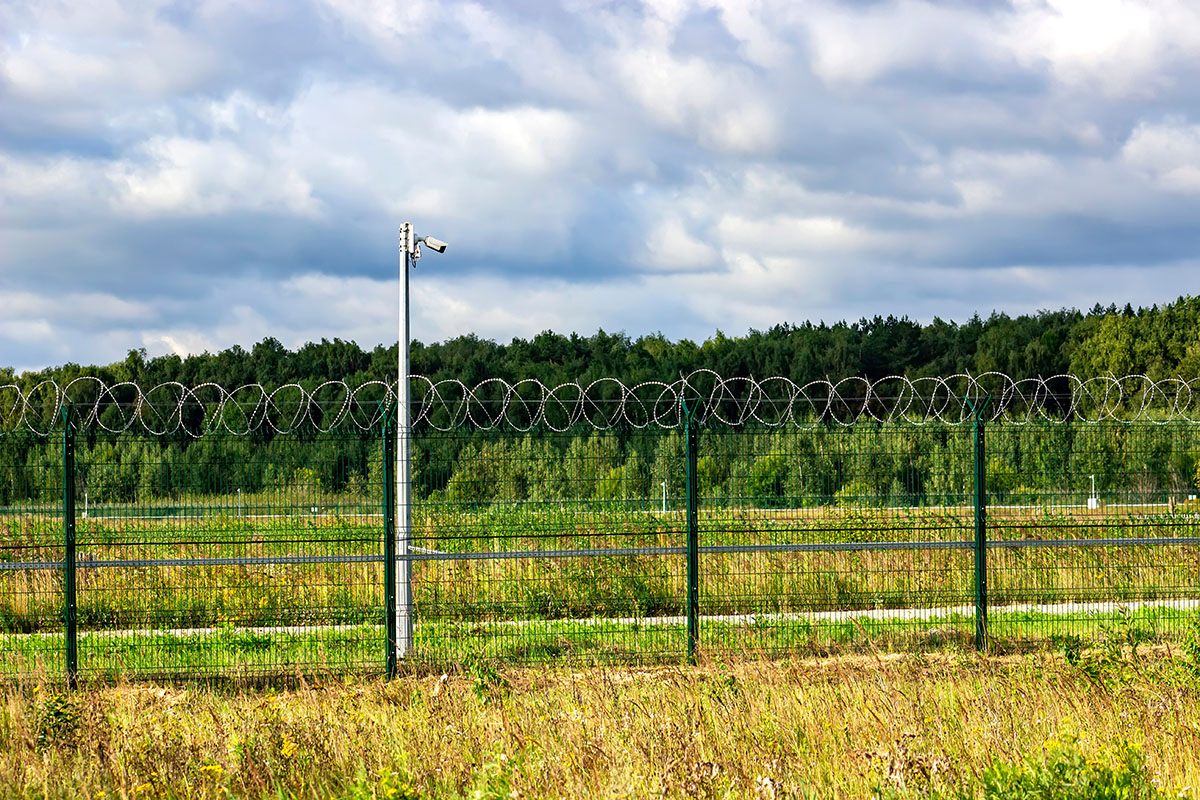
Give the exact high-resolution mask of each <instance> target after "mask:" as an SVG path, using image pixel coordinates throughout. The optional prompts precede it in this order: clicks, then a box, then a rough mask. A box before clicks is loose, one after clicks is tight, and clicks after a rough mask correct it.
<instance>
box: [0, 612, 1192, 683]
mask: <svg viewBox="0 0 1200 800" xmlns="http://www.w3.org/2000/svg"><path fill="white" fill-rule="evenodd" d="M990 622H991V624H990V626H989V635H990V637H991V638H990V642H989V646H990V649H991V651H992V652H997V653H1004V652H1026V651H1030V650H1060V651H1063V652H1066V653H1068V654H1074V655H1075V656H1078V655H1079V654H1080V653H1083V652H1085V651H1087V650H1088V649H1091V648H1095V647H1097V646H1100V645H1103V644H1105V643H1108V645H1111V644H1112V643H1114V642H1115V643H1117V645H1119V646H1124V647H1126V648H1129V649H1132V650H1136V649H1137V648H1138V647H1141V646H1144V645H1149V644H1156V643H1162V642H1172V641H1174V642H1182V641H1186V640H1187V637H1188V636H1190V635H1191V634H1192V633H1193V632H1194V631H1196V630H1197V628H1198V626H1200V615H1197V613H1196V612H1180V611H1178V610H1176V609H1172V608H1142V609H1138V610H1136V611H1122V610H1117V611H1109V612H1095V613H1089V614H1072V615H1066V614H1063V615H1054V614H1045V613H1038V612H995V613H993V614H992V615H991V618H990ZM974 631H975V621H974V619H973V617H971V616H967V615H963V614H945V615H937V616H932V617H930V618H928V619H921V620H903V619H896V618H883V619H873V618H868V617H852V618H849V619H837V620H828V619H797V618H787V617H784V618H771V617H762V618H759V619H757V620H755V621H753V622H748V623H747V622H725V621H716V620H702V623H701V628H700V641H699V655H700V657H701V658H711V657H727V656H729V655H731V654H740V655H753V656H761V655H764V654H765V655H774V656H780V655H793V656H796V655H798V656H812V657H817V656H820V657H824V656H830V655H837V654H847V653H873V652H898V651H906V652H929V653H935V652H965V651H969V650H972V649H973V648H974ZM0 645H2V649H0V675H5V674H8V675H21V674H32V673H34V672H36V671H38V670H44V671H45V672H46V673H47V674H52V675H62V674H64V670H65V663H64V647H65V643H64V639H63V636H62V635H61V634H32V635H11V634H10V635H5V636H3V637H0ZM385 653H386V645H385V642H384V629H383V627H382V626H381V625H357V626H346V627H341V628H330V627H324V628H319V627H314V628H301V629H294V630H287V631H279V630H269V629H268V630H262V629H259V630H246V629H234V628H230V627H221V628H213V629H210V630H196V631H154V632H137V631H99V632H97V631H88V632H84V633H82V634H81V635H80V638H79V656H78V657H79V669H80V673H81V677H82V678H83V679H85V680H91V679H98V680H117V679H122V678H131V677H142V678H145V677H155V676H162V677H166V676H177V677H178V676H182V677H187V676H204V677H218V676H219V677H223V678H228V679H234V680H236V679H238V678H242V677H253V676H259V675H276V676H285V677H286V676H289V675H297V674H308V675H322V674H330V673H335V674H341V673H350V674H353V673H359V674H379V673H381V672H383V670H384V664H385ZM687 656H688V641H687V630H686V626H685V625H683V624H664V623H654V622H651V623H649V624H635V623H622V622H614V621H609V620H603V619H595V620H541V621H536V620H535V621H529V622H524V623H483V624H479V623H470V622H460V623H445V622H426V623H422V624H420V625H418V626H417V628H416V631H415V640H414V647H413V651H412V654H411V655H410V658H409V659H408V661H407V663H406V665H405V668H406V669H409V670H417V671H421V670H426V669H433V670H441V669H445V668H448V667H450V668H453V667H454V666H455V665H457V666H458V667H460V668H467V667H469V666H470V665H472V664H477V663H514V664H516V663H535V662H555V663H569V664H574V665H577V666H588V665H598V664H636V663H641V664H655V663H676V664H678V663H682V662H684V661H685V660H686V658H687Z"/></svg>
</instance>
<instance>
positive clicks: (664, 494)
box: [662, 481, 667, 514]
mask: <svg viewBox="0 0 1200 800" xmlns="http://www.w3.org/2000/svg"><path fill="white" fill-rule="evenodd" d="M662 487H663V510H662V513H664V514H665V513H667V482H666V481H663V482H662Z"/></svg>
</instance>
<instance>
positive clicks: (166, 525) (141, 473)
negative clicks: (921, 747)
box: [0, 384, 1200, 678]
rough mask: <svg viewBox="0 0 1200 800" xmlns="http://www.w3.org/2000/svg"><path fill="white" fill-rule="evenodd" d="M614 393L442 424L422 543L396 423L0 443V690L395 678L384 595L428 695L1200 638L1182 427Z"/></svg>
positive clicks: (476, 404)
mask: <svg viewBox="0 0 1200 800" xmlns="http://www.w3.org/2000/svg"><path fill="white" fill-rule="evenodd" d="M489 385H490V384H489ZM480 386H484V387H485V389H486V386H485V384H480ZM646 386H650V385H649V384H647V385H646ZM576 388H578V387H576ZM768 388H769V387H768ZM602 389H603V387H600V388H595V387H594V386H590V387H588V389H587V391H584V390H580V397H579V398H575V399H572V397H573V396H567V395H564V396H563V397H564V398H565V399H563V401H562V403H560V404H559V405H555V404H554V402H552V401H553V400H554V398H551V399H550V400H546V399H545V398H543V400H542V401H541V404H540V405H538V404H536V403H531V404H529V405H522V403H523V402H524V401H522V400H521V399H520V395H519V394H518V395H513V394H512V392H515V390H514V389H512V387H510V389H509V392H510V393H509V394H505V395H503V396H502V397H501V398H500V399H499V400H497V399H496V398H493V397H490V396H488V395H486V393H485V391H484V389H479V388H478V387H477V390H476V394H474V395H472V399H471V401H470V404H466V405H462V408H467V409H468V410H470V414H473V415H475V416H479V417H480V419H475V416H469V415H468V416H464V414H460V413H459V411H457V410H456V409H459V408H460V406H459V405H455V404H454V403H451V402H448V401H447V398H446V397H444V396H443V397H440V401H441V402H442V404H441V405H438V406H436V409H435V411H436V413H435V412H434V411H429V410H428V408H426V409H425V410H423V411H421V413H420V414H418V415H417V419H418V422H417V424H416V426H415V428H414V430H413V432H412V434H411V435H412V439H411V441H410V444H411V457H412V462H411V468H412V469H411V486H410V490H411V495H410V504H409V505H408V506H407V507H406V508H407V509H408V510H410V511H411V530H408V528H407V526H406V524H405V523H406V521H407V518H406V516H405V515H404V514H403V511H404V510H405V509H404V508H399V505H400V504H399V503H398V502H397V501H400V500H401V499H402V497H403V496H404V494H403V493H400V494H397V493H396V492H397V491H398V487H397V486H396V483H397V475H398V474H400V475H401V477H402V474H403V473H402V471H401V472H400V473H398V472H397V469H396V467H397V465H396V463H395V459H396V457H397V451H396V449H395V447H394V442H395V440H394V439H392V438H390V437H392V436H394V435H395V433H396V427H395V423H394V419H393V418H392V417H391V416H389V413H390V412H389V409H388V406H387V405H386V402H385V400H386V397H380V398H376V402H375V403H374V405H372V406H370V407H368V406H366V405H364V406H362V407H359V406H355V405H352V404H349V401H348V400H345V399H343V401H339V402H338V403H334V404H332V406H330V407H329V408H328V409H326V411H322V410H321V408H317V407H315V406H312V405H311V404H310V405H309V406H304V407H303V408H302V409H301V410H300V411H296V412H294V413H293V412H288V411H286V410H283V409H281V408H280V407H279V406H278V405H273V403H274V402H275V401H271V402H270V403H265V404H264V403H258V404H257V405H256V404H254V403H250V404H249V405H250V406H251V409H252V410H250V411H247V410H246V409H245V408H243V406H242V405H240V404H239V402H238V401H237V398H236V397H235V396H233V395H229V396H228V397H226V398H225V399H224V400H222V402H221V403H220V404H218V405H217V406H215V410H214V408H208V407H206V406H205V405H204V404H203V403H202V402H201V397H202V396H201V395H197V394H195V393H193V395H192V397H191V399H190V400H189V399H186V398H185V399H182V400H180V401H179V402H178V403H176V404H175V405H173V406H169V407H167V408H165V409H163V408H157V407H155V406H153V405H147V403H148V402H149V401H145V402H143V403H142V405H140V406H137V407H135V408H132V409H130V408H126V407H122V406H120V405H109V406H105V407H104V409H103V410H100V406H99V405H96V407H95V408H94V409H93V410H92V411H91V412H89V413H86V414H84V413H81V414H79V415H78V416H77V417H75V418H74V419H77V420H79V421H80V423H79V424H75V423H74V422H72V423H71V424H70V425H65V424H64V423H63V422H61V421H60V422H57V423H56V422H55V421H54V417H53V414H50V413H49V412H46V413H42V412H40V411H38V410H37V409H36V408H34V407H32V406H31V407H29V408H25V407H24V406H22V410H21V413H20V419H21V421H22V423H23V425H24V428H21V429H20V430H15V431H14V430H5V431H4V432H3V433H0V637H2V638H3V644H4V647H3V655H0V676H24V675H30V674H34V673H38V672H39V671H41V672H44V673H46V674H47V675H59V676H63V675H67V674H68V673H70V672H72V670H73V669H75V668H77V670H78V672H79V674H81V675H82V676H84V677H91V678H96V677H114V676H122V675H125V676H149V675H155V676H190V675H196V676H215V675H220V676H234V677H236V676H243V675H244V676H250V675H259V674H287V673H294V672H305V673H314V672H362V671H366V672H375V673H379V672H383V671H385V670H387V671H388V672H389V673H390V672H391V670H392V663H390V662H389V659H388V652H389V647H388V641H387V637H388V630H389V625H390V624H391V623H390V620H391V619H398V618H397V617H396V616H393V615H392V614H389V613H388V607H389V606H388V603H389V600H390V598H394V599H395V601H396V602H397V603H398V604H399V607H400V610H401V612H402V615H401V616H403V612H409V613H408V618H409V619H411V620H412V621H413V622H414V623H415V624H414V626H413V630H412V639H411V641H409V640H407V638H406V639H405V641H404V646H403V648H396V649H394V650H393V652H397V651H399V650H401V649H402V652H403V656H404V663H405V664H406V665H408V666H411V667H417V668H422V667H426V666H437V667H439V668H444V667H448V666H452V665H456V664H457V665H464V664H469V663H472V662H476V661H479V660H481V659H483V660H503V661H507V662H513V663H529V662H546V661H563V660H566V661H570V662H575V663H595V662H619V663H631V662H643V661H679V660H682V659H684V658H685V657H688V656H691V655H695V654H696V652H697V651H698V652H699V653H700V654H708V655H725V654H736V653H742V652H748V653H821V652H836V651H839V650H847V649H862V648H889V649H914V648H915V649H921V648H927V647H940V646H971V645H972V644H974V643H977V642H979V641H982V639H983V636H982V635H981V631H980V629H979V627H983V628H984V632H986V633H987V634H988V638H990V640H991V641H992V642H993V644H995V645H997V646H999V647H1002V648H1003V647H1030V646H1048V645H1053V646H1061V645H1062V644H1063V643H1064V642H1065V643H1066V644H1067V645H1068V646H1075V645H1076V644H1080V643H1084V642H1087V641H1096V640H1098V639H1107V640H1109V641H1116V640H1121V641H1125V642H1126V643H1133V642H1140V641H1143V640H1156V639H1165V638H1173V637H1177V636H1181V635H1183V634H1184V633H1185V632H1186V631H1187V630H1190V629H1191V626H1193V625H1194V624H1195V621H1196V620H1197V619H1198V618H1200V617H1198V616H1197V615H1200V547H1197V545H1198V544H1200V501H1198V500H1196V499H1195V494H1196V493H1197V490H1198V487H1197V481H1198V480H1200V425H1197V424H1196V423H1194V422H1191V421H1188V420H1187V419H1185V418H1183V417H1181V416H1179V417H1176V418H1175V419H1172V420H1169V421H1162V422H1159V423H1155V422H1151V421H1149V419H1148V418H1145V416H1146V415H1140V416H1141V417H1142V418H1141V419H1140V420H1139V421H1136V422H1123V421H1118V420H1117V419H1114V418H1109V417H1105V418H1104V419H1103V421H1100V422H1096V421H1090V420H1088V419H1081V418H1078V416H1079V415H1078V414H1076V415H1075V416H1074V417H1073V418H1071V419H1068V420H1066V421H1063V422H1057V423H1056V422H1050V421H1046V420H1044V419H1043V420H1037V419H1032V418H1026V419H1023V420H997V421H988V420H987V419H985V418H984V416H983V415H982V414H981V416H980V418H979V421H978V422H979V424H978V425H975V426H973V425H972V420H971V419H970V418H960V419H957V420H953V419H950V418H949V417H948V416H946V415H942V417H938V416H937V415H934V417H931V418H928V419H921V418H918V415H917V414H916V412H915V411H911V408H912V407H913V406H912V403H908V404H907V405H905V406H904V408H905V409H908V410H906V411H905V412H904V413H902V414H899V415H897V414H894V413H893V414H891V415H882V414H875V412H874V411H872V410H871V409H872V408H873V407H872V406H871V403H872V402H877V400H878V398H876V399H875V400H870V401H869V402H868V401H866V400H864V401H863V402H862V403H860V405H861V406H862V408H861V409H859V410H857V411H854V412H853V413H850V414H849V415H848V416H846V418H845V419H842V418H841V417H838V416H837V414H838V413H840V412H838V410H837V408H835V407H833V406H829V405H828V404H827V407H823V408H824V411H822V412H821V413H820V414H814V415H811V416H805V415H804V414H803V413H801V412H802V411H803V409H800V410H799V411H797V410H796V406H795V402H793V401H794V400H795V398H792V400H791V401H789V402H791V403H792V404H791V405H789V406H788V407H789V408H792V409H793V411H794V412H795V413H791V416H788V417H786V418H785V417H781V416H779V415H776V417H778V418H775V417H772V418H769V419H768V418H767V417H766V416H765V412H764V411H763V409H764V408H765V407H766V405H769V403H767V402H766V400H763V397H766V395H765V394H763V395H761V396H760V397H759V400H758V401H756V403H757V405H753V407H751V406H750V405H743V406H738V405H737V404H736V403H732V402H731V401H728V398H725V399H720V401H719V402H716V401H714V402H708V403H707V404H706V403H703V402H699V403H691V401H689V402H688V403H683V402H677V403H676V401H674V400H673V401H671V402H670V403H667V404H665V405H664V402H660V401H659V400H654V402H652V403H650V404H649V405H648V406H647V405H646V403H643V402H642V401H641V400H637V401H636V402H635V400H636V398H634V399H630V398H631V397H634V395H632V394H630V393H629V392H630V391H632V390H621V391H624V392H625V394H623V395H621V397H617V398H614V397H607V398H606V397H604V396H601V395H602V391H601V390H602ZM639 390H640V391H642V392H644V393H645V392H653V391H660V392H661V391H662V390H661V387H659V388H658V389H655V388H654V387H653V386H650V388H648V389H647V388H644V387H639ZM621 391H618V390H616V389H613V392H615V393H616V394H621ZM764 391H765V390H764ZM316 394H320V392H316ZM585 395H586V397H585ZM514 397H515V398H516V399H514ZM581 398H582V399H581ZM622 398H623V399H622ZM426 399H427V400H428V398H426ZM785 399H786V398H785ZM651 400H653V398H651ZM676 400H678V398H676ZM423 402H424V401H423ZM647 402H649V401H647ZM888 402H891V401H888ZM931 402H932V401H931ZM464 403H465V401H464ZM97 404H99V401H97ZM639 404H640V405H639ZM843 404H844V403H843ZM676 405H678V408H676ZM1010 405H1011V403H1010ZM685 406H686V408H685ZM430 407H433V406H430ZM7 408H8V406H4V407H0V411H5V409H7ZM56 408H57V409H58V410H59V411H61V412H63V419H64V420H71V419H73V418H72V416H71V413H72V408H71V407H70V406H69V405H61V404H60V405H59V406H56ZM646 408H649V409H650V411H646V410H645V409H646ZM747 408H750V409H751V410H753V411H754V413H755V414H756V415H758V416H754V417H753V421H752V422H746V420H747V419H750V418H751V416H753V415H750V412H749V411H747ZM839 408H840V406H839ZM971 408H972V409H975V408H976V406H971ZM471 409H473V410H471ZM555 409H557V411H556V410H555ZM564 409H565V410H564ZM863 409H865V410H863ZM318 412H320V413H318ZM760 412H762V413H760ZM910 412H911V413H910ZM5 413H7V412H5ZM464 413H465V412H464ZM789 413H790V412H789ZM872 414H874V417H873V416H872ZM172 415H174V416H172ZM1110 416H1111V415H1110ZM760 417H762V418H760ZM943 417H945V418H943ZM130 420H140V422H138V424H136V425H135V424H133V423H132V422H129V421H130ZM817 420H819V421H817ZM218 421H219V422H220V423H221V424H216V423H217V422H218ZM151 423H153V424H151ZM155 425H159V426H160V428H155V427H154V426H155ZM388 426H390V427H388ZM385 431H387V432H388V433H385ZM385 440H386V441H387V442H389V444H387V445H386V448H387V449H385ZM977 481H978V482H979V486H978V489H979V491H978V493H977V491H976V489H977V486H976V484H977ZM693 502H694V505H693ZM398 509H399V513H398ZM693 509H695V514H694V515H693ZM389 525H391V526H392V527H391V528H389ZM389 530H391V531H393V533H394V538H393V537H388V539H387V540H386V541H385V537H386V536H387V532H388V531H389ZM406 530H408V535H407V539H405V538H404V537H405V531H406ZM72 531H73V532H74V534H73V535H72ZM693 534H694V535H695V538H694V539H693ZM981 536H982V537H985V538H986V547H983V546H982V545H981V544H979V543H980V542H983V541H984V538H980V537H981ZM405 542H407V544H408V547H407V556H405V555H403V553H404V546H403V545H404V543H405ZM977 544H979V546H978V547H977ZM389 549H392V550H394V551H395V552H397V553H401V555H400V556H399V557H398V558H397V559H396V560H395V561H394V562H393V561H388V562H387V564H385V555H386V553H387V552H388V550H389ZM980 559H984V560H986V562H987V569H986V570H985V571H979V570H977V564H979V563H981V562H980ZM406 564H408V565H410V566H411V581H410V582H409V583H408V584H404V583H403V579H402V578H403V575H404V574H405V570H404V566H405V565H406ZM388 565H391V566H390V567H389V566H388ZM389 569H390V570H392V571H393V572H395V571H396V570H398V573H397V574H399V575H400V576H401V579H400V580H395V581H391V580H388V576H389ZM693 569H694V570H695V576H696V577H695V581H693V578H692V575H691V572H692V570H693ZM389 583H390V584H391V585H392V586H393V587H395V588H394V590H389V589H388V588H387V587H388V584H389ZM405 585H407V587H408V590H409V591H411V596H412V605H411V606H408V605H407V603H406V599H407V595H408V592H407V591H405V589H404V587H405ZM693 585H695V586H696V587H697V589H696V590H693V589H692V586H693ZM693 592H694V593H693ZM693 599H694V600H695V602H696V605H693ZM72 603H73V604H72ZM983 608H986V609H988V611H989V613H988V614H987V615H986V616H984V615H982V614H981V613H979V611H980V609H983ZM72 609H73V612H72ZM72 621H73V622H72ZM72 625H76V626H77V632H76V634H75V635H74V636H72V635H71V631H72V630H73V628H72ZM693 626H698V627H693ZM397 630H399V626H398V625H397ZM693 633H694V634H695V636H696V637H697V638H693ZM72 643H75V645H76V646H73V645H72Z"/></svg>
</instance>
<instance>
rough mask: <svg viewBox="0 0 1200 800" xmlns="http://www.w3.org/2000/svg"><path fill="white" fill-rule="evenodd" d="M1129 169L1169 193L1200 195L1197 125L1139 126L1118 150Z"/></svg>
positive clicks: (1175, 122)
mask: <svg viewBox="0 0 1200 800" xmlns="http://www.w3.org/2000/svg"><path fill="white" fill-rule="evenodd" d="M1121 155H1122V157H1123V158H1124V159H1125V161H1126V162H1128V163H1129V164H1130V165H1131V166H1133V167H1134V168H1135V169H1137V170H1139V171H1140V172H1142V173H1143V174H1145V175H1147V176H1148V177H1150V179H1151V180H1153V181H1154V182H1155V183H1156V184H1157V185H1158V186H1160V187H1161V188H1163V189H1165V190H1167V191H1169V192H1183V193H1189V194H1196V193H1200V125H1189V124H1187V123H1184V122H1183V121H1181V120H1178V119H1175V120H1168V121H1167V122H1163V123H1159V124H1149V123H1145V122H1141V123H1139V124H1138V126H1137V128H1135V129H1134V131H1133V133H1132V134H1130V136H1129V139H1128V140H1127V141H1126V142H1125V145H1124V147H1122V148H1121Z"/></svg>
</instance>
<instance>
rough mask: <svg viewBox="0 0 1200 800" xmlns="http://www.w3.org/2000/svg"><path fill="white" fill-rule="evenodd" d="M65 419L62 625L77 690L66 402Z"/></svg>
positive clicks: (70, 437) (71, 460) (71, 456)
mask: <svg viewBox="0 0 1200 800" xmlns="http://www.w3.org/2000/svg"><path fill="white" fill-rule="evenodd" d="M62 418H63V440H62V445H63V459H62V460H63V476H62V477H63V593H64V595H65V596H64V598H63V622H64V623H65V624H66V649H67V652H66V660H67V685H68V686H69V687H70V688H72V689H74V688H75V685H76V682H77V680H78V677H79V635H78V630H77V627H76V620H77V615H76V607H75V591H76V587H75V427H74V426H75V423H74V420H72V419H71V405H70V403H64V404H63V409H62Z"/></svg>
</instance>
